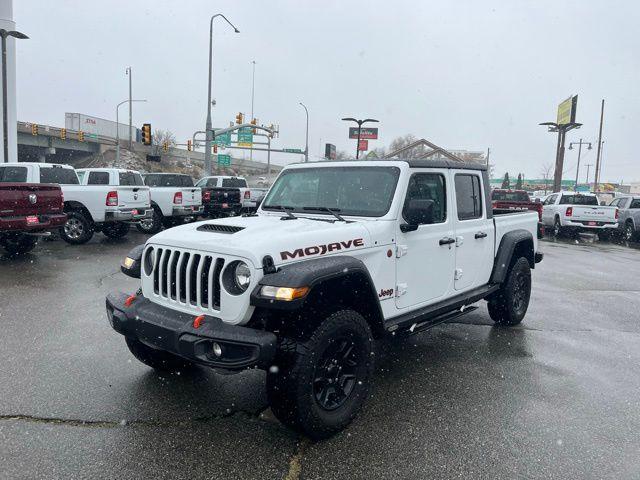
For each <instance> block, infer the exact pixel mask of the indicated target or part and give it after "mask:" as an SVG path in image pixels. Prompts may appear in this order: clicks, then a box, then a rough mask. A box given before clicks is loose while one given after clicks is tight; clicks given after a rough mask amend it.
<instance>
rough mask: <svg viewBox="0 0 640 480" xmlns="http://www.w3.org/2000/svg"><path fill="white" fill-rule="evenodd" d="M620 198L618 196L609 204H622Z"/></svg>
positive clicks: (613, 205)
mask: <svg viewBox="0 0 640 480" xmlns="http://www.w3.org/2000/svg"><path fill="white" fill-rule="evenodd" d="M620 200H621V199H620V198H616V199H615V200H614V201H613V202H611V203H610V204H609V206H610V207H617V206H618V205H619V204H620Z"/></svg>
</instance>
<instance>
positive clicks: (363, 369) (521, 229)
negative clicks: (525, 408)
mask: <svg viewBox="0 0 640 480" xmlns="http://www.w3.org/2000/svg"><path fill="white" fill-rule="evenodd" d="M537 224H538V214H537V213H535V212H528V211H511V212H508V213H503V214H500V215H494V214H493V211H492V208H491V200H490V194H489V180H488V175H487V171H486V167H484V166H482V165H478V164H471V163H465V162H453V161H435V160H434V161H425V160H407V161H404V160H375V161H367V162H361V161H360V162H358V161H351V162H319V163H304V164H298V165H289V166H287V167H286V168H285V169H284V170H283V171H282V172H281V174H280V175H279V177H278V178H277V180H276V181H275V183H274V184H273V186H272V187H271V189H270V190H269V193H268V195H267V197H266V198H265V200H264V201H263V203H262V205H261V206H260V208H259V210H258V212H257V214H254V215H247V216H243V217H230V218H224V219H216V220H208V221H204V222H197V223H193V224H189V225H183V226H179V227H176V228H172V229H170V230H167V231H164V232H162V233H160V234H158V235H155V236H153V237H151V238H150V239H148V241H147V242H146V244H145V245H140V246H138V247H136V248H134V249H133V250H132V251H131V252H129V254H128V256H127V258H125V260H124V262H123V264H122V267H121V268H122V271H123V272H124V273H125V274H127V275H129V276H132V277H134V278H140V280H141V289H140V290H139V291H138V292H136V293H134V294H125V293H122V294H111V295H109V296H108V297H107V305H106V306H107V317H108V319H109V322H110V324H111V326H112V327H113V329H114V330H116V331H117V332H119V333H121V334H122V335H124V336H125V339H126V343H127V345H128V347H129V349H130V351H131V352H132V353H133V355H134V356H135V357H136V358H137V359H138V360H140V361H141V362H143V363H145V364H147V365H149V366H151V367H153V368H155V369H158V370H176V369H177V370H179V369H182V368H185V367H188V366H190V365H193V364H199V365H204V366H208V367H211V368H214V369H219V370H222V371H226V372H238V371H241V370H243V369H246V368H261V369H264V370H266V371H267V394H268V398H269V401H270V403H271V408H272V410H273V412H274V414H275V415H276V416H277V417H278V418H279V419H280V420H281V421H282V422H283V423H284V424H286V425H288V426H290V427H292V428H294V429H297V430H300V431H302V432H304V433H305V434H306V435H309V436H310V437H312V438H325V437H328V436H330V435H332V434H334V433H336V432H337V431H339V430H341V429H342V428H344V427H345V426H346V425H348V423H349V422H350V421H351V420H352V419H353V418H354V416H355V415H356V414H357V412H358V411H359V410H360V408H361V406H362V404H363V403H364V401H365V399H366V398H367V397H368V395H369V393H368V391H369V388H370V385H371V377H372V374H373V363H374V343H373V342H374V340H375V339H379V338H382V337H385V336H401V335H408V334H413V333H416V332H419V331H422V330H424V329H427V328H429V327H432V326H434V325H437V324H439V323H442V322H446V321H449V320H451V319H453V318H456V317H458V316H460V315H462V314H464V313H466V312H469V311H472V310H474V309H475V308H477V307H475V306H474V304H475V303H476V302H478V301H480V300H483V299H484V300H487V301H488V308H489V315H490V316H491V318H492V319H493V320H494V321H495V322H496V323H497V324H498V325H503V326H511V325H517V324H519V323H520V322H521V321H522V319H523V318H524V316H525V314H526V312H527V308H528V305H529V299H530V293H531V269H533V268H534V267H535V265H536V263H537V262H539V261H541V260H542V253H540V252H538V239H537Z"/></svg>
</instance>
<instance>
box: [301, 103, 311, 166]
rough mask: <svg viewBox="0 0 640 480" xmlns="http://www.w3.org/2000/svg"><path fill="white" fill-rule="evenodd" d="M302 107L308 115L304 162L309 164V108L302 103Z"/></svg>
mask: <svg viewBox="0 0 640 480" xmlns="http://www.w3.org/2000/svg"><path fill="white" fill-rule="evenodd" d="M299 103H300V105H302V108H304V112H305V113H306V114H307V129H306V134H305V143H304V161H305V162H308V161H309V110H307V106H306V105H305V104H304V103H302V102H299Z"/></svg>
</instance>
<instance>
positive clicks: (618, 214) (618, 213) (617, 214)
mask: <svg viewBox="0 0 640 480" xmlns="http://www.w3.org/2000/svg"><path fill="white" fill-rule="evenodd" d="M619 216H620V212H619V211H618V209H617V208H616V220H618V217H619Z"/></svg>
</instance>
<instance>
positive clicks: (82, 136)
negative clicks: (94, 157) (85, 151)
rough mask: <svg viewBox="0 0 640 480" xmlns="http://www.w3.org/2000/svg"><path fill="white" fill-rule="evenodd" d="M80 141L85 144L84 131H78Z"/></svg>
mask: <svg viewBox="0 0 640 480" xmlns="http://www.w3.org/2000/svg"><path fill="white" fill-rule="evenodd" d="M78 141H79V142H84V132H83V131H82V130H79V131H78Z"/></svg>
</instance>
